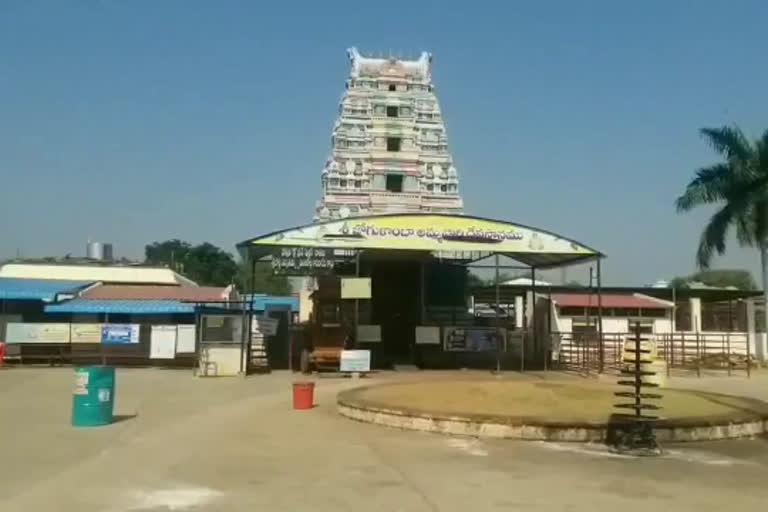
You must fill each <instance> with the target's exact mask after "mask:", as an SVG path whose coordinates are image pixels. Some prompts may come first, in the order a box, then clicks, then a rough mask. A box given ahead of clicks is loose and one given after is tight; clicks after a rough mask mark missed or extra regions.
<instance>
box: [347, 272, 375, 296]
mask: <svg viewBox="0 0 768 512" xmlns="http://www.w3.org/2000/svg"><path fill="white" fill-rule="evenodd" d="M341 298H342V299H370V298H371V278H370V277H343V278H342V279H341Z"/></svg>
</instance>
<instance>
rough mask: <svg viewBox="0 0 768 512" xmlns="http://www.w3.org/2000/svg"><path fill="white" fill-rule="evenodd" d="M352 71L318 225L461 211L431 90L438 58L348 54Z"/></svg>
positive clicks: (335, 132)
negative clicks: (370, 217) (368, 217)
mask: <svg viewBox="0 0 768 512" xmlns="http://www.w3.org/2000/svg"><path fill="white" fill-rule="evenodd" d="M348 55H349V59H350V63H351V66H350V73H349V79H348V80H347V84H346V91H345V93H344V96H343V97H342V100H341V105H340V115H339V118H338V119H337V121H336V123H335V125H334V128H333V136H332V153H331V156H330V157H329V158H328V161H327V162H326V165H325V168H324V169H323V172H322V186H323V198H322V199H321V200H319V201H318V202H317V205H316V212H315V220H329V219H335V218H344V217H348V216H357V215H370V214H377V213H394V212H397V213H403V212H435V213H460V212H461V211H462V208H463V202H462V199H461V196H460V195H459V179H458V174H457V171H456V168H455V167H454V165H453V159H452V158H451V155H450V153H449V152H448V142H447V138H446V133H445V125H444V124H443V119H442V116H441V113H440V106H439V104H438V101H437V97H436V95H435V91H434V85H433V84H432V56H431V55H430V54H429V53H426V52H423V53H422V54H421V56H420V57H419V59H417V60H404V59H396V58H387V59H385V58H372V57H364V56H362V55H361V54H360V53H359V52H358V51H357V49H356V48H351V49H349V50H348Z"/></svg>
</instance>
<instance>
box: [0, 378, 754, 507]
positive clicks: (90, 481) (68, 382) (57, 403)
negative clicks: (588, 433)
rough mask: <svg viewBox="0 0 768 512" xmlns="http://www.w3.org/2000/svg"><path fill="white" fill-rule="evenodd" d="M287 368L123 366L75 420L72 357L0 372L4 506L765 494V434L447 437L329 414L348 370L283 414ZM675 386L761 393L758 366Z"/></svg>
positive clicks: (526, 502)
mask: <svg viewBox="0 0 768 512" xmlns="http://www.w3.org/2000/svg"><path fill="white" fill-rule="evenodd" d="M420 375H424V374H420ZM413 377H414V376H413V375H412V374H411V375H406V378H413ZM395 378H400V377H399V376H394V375H393V374H388V375H380V376H377V377H374V378H373V379H371V382H375V381H381V380H392V379H395ZM434 378H439V374H436V375H435V377H434ZM513 378H520V377H519V376H515V377H513ZM530 378H541V376H533V375H532V376H531V377H530ZM292 379H293V377H292V376H291V375H289V374H287V373H277V374H273V375H268V376H259V377H251V378H248V379H235V378H232V379H195V378H193V377H192V376H191V375H190V373H189V372H186V371H170V370H120V371H119V372H118V389H117V398H118V402H117V412H118V414H121V415H125V416H126V417H125V419H123V420H122V421H120V422H118V423H116V424H114V425H111V426H109V427H102V428H97V429H77V430H76V429H73V428H71V427H70V426H69V414H70V407H71V391H72V384H73V380H74V379H73V372H72V370H71V369H48V368H44V369H43V368H41V369H10V370H3V371H0V439H2V448H1V451H0V510H2V511H3V512H11V511H22V510H23V511H31V510H35V511H58V510H61V511H77V512H88V511H105V512H122V511H140V510H156V511H162V510H211V511H213V510H216V511H218V510H222V511H225V510H226V511H240V510H248V511H253V510H270V511H272V510H291V511H301V510H307V511H340V510H355V511H360V510H365V511H379V510H380V511H435V510H440V511H454V510H455V511H459V510H461V511H464V510H526V511H527V510H531V511H550V510H551V511H554V510H558V511H559V510H563V511H577V510H589V511H602V510H606V511H608V510H611V511H615V510H622V511H625V510H626V511H632V510H638V511H639V510H642V511H645V512H647V511H653V510H675V511H684V510H696V511H708V510H718V511H720V510H723V509H727V510H732V511H733V510H737V511H738V510H750V509H754V510H761V509H762V508H764V506H765V503H766V502H767V500H768V442H766V441H765V440H743V441H728V442H718V443H707V444H697V445H686V446H671V447H668V449H669V452H670V453H669V455H668V456H666V457H664V458H658V459H639V460H638V459H630V458H624V457H617V456H613V455H612V454H610V453H608V452H606V451H605V450H602V449H601V448H599V447H588V446H586V447H585V446H582V445H569V444H545V443H530V442H528V443H526V442H516V441H491V442H488V441H482V442H481V441H476V440H472V439H455V438H447V437H441V436H437V435H430V434H421V433H415V432H401V431H396V430H389V429H385V428H382V427H378V426H375V425H367V424H359V423H354V422H351V421H349V420H345V419H343V418H340V417H338V416H337V415H336V414H335V411H334V396H335V394H336V392H338V391H339V390H341V389H344V388H346V387H350V386H351V385H353V384H354V383H353V382H351V381H350V380H345V379H331V378H324V379H321V380H320V381H319V383H318V404H319V406H318V407H317V408H315V409H314V410H311V411H292V410H290V401H289V398H290V395H289V386H290V382H291V381H292ZM674 383H675V384H676V385H681V386H682V387H690V388H697V389H710V390H715V391H717V390H720V391H722V390H723V388H726V391H729V392H741V393H745V394H749V395H750V396H753V397H756V398H764V399H768V378H767V377H765V376H758V377H755V378H754V379H752V380H751V381H746V380H745V379H738V378H734V379H731V380H725V379H718V380H714V379H702V380H701V381H698V380H695V379H685V380H682V381H681V382H678V381H677V380H676V381H675V382H674ZM713 388H715V389H713ZM134 414H137V416H136V417H131V416H132V415H134Z"/></svg>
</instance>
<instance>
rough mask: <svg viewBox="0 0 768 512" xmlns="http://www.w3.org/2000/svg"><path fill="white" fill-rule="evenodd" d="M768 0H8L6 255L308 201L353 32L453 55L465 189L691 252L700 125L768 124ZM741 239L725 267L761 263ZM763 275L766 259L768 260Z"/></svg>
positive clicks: (627, 277) (254, 217) (444, 66)
mask: <svg viewBox="0 0 768 512" xmlns="http://www.w3.org/2000/svg"><path fill="white" fill-rule="evenodd" d="M766 20H768V3H766V2H763V1H759V0H758V1H751V2H750V1H739V0H735V1H734V2H730V3H728V4H727V5H726V4H724V3H723V2H720V1H704V0H702V1H697V2H683V1H678V2H676V1H671V2H670V1H644V2H624V1H621V2H615V1H600V2H598V1H587V0H584V1H579V2H571V1H562V2H550V1H539V2H518V1H510V2H498V3H483V2H470V3H467V2H457V3H456V4H455V5H454V4H451V3H449V2H434V3H430V2H403V3H398V2H395V1H391V0H390V1H387V2H350V3H341V2H316V1H312V2H306V3H300V2H288V1H286V2H251V1H242V2H234V1H212V0H211V1H207V2H199V1H181V0H177V1H169V0H164V1H120V0H72V1H69V2H60V1H51V2H38V1H32V0H3V1H2V2H0V215H1V217H0V218H2V222H0V257H3V256H12V255H14V254H15V253H16V251H17V249H19V250H20V251H21V253H22V254H23V255H25V256H42V255H63V254H65V253H72V254H83V253H84V245H85V241H86V239H87V238H88V237H92V238H94V239H98V240H103V241H111V242H113V243H114V244H115V249H116V253H117V254H118V255H127V256H131V257H137V256H140V255H141V254H142V252H143V246H144V244H145V243H147V242H151V241H154V240H164V239H167V238H182V239H187V240H190V241H193V242H200V241H210V242H212V243H215V244H218V245H221V246H222V247H225V248H226V249H228V250H232V251H233V250H234V247H233V246H234V244H235V243H237V242H239V241H241V240H243V239H246V238H249V237H252V236H256V235H259V234H262V233H264V232H267V231H271V230H274V229H278V228H282V227H288V226H292V225H296V224H301V223H304V222H306V221H309V220H310V219H311V216H312V212H313V205H314V202H315V200H316V199H318V198H319V195H320V171H321V169H322V166H323V162H324V161H325V158H326V156H327V155H328V153H329V149H330V135H331V128H332V124H333V121H334V118H335V116H336V113H337V106H338V101H339V98H340V95H341V93H342V91H343V86H344V80H345V78H346V76H347V73H348V61H347V59H346V55H345V49H346V48H347V47H348V46H352V45H356V46H358V47H359V48H360V49H361V50H362V51H363V52H384V53H389V52H390V51H392V52H395V53H400V54H410V55H416V54H417V53H418V52H419V51H421V50H429V51H431V52H432V53H433V54H434V58H435V81H436V84H437V90H438V94H439V97H440V100H441V105H442V108H443V111H444V115H445V118H446V122H447V127H448V136H449V142H450V144H451V146H450V149H451V151H452V153H453V155H454V157H455V160H456V162H457V167H458V169H459V172H460V178H461V180H462V187H463V195H464V199H465V203H466V210H467V212H468V213H471V214H474V215H480V216H487V217H492V218H499V219H506V220H511V221H517V222H521V223H525V224H530V225H533V226H537V227H541V228H545V229H550V230H553V231H556V232H558V233H561V234H563V235H566V236H570V237H572V238H575V239H577V240H580V241H583V242H585V243H587V244H589V245H592V246H594V247H596V248H598V249H600V250H602V251H604V252H605V253H606V254H607V255H608V260H607V261H606V263H605V272H606V278H607V281H608V282H609V283H611V284H620V283H643V282H647V281H652V280H655V279H656V278H661V277H671V276H673V275H676V274H684V273H688V272H691V271H692V270H693V260H694V252H695V246H696V243H697V239H698V235H699V230H700V228H701V226H702V223H703V221H704V220H705V218H706V214H707V213H708V212H701V213H700V214H697V215H691V216H687V217H681V216H678V215H676V214H675V212H674V209H673V200H674V198H675V196H676V195H677V194H678V193H680V192H681V191H682V188H683V186H684V184H685V183H686V182H687V180H688V179H689V178H690V177H691V175H692V173H693V172H694V170H695V169H696V168H697V167H698V166H701V165H704V164H707V163H709V162H711V161H712V160H713V158H714V156H713V154H712V153H711V152H710V150H709V149H708V148H707V147H706V146H705V144H704V143H703V141H702V140H701V139H700V138H699V137H698V134H697V129H698V128H699V127H702V126H708V125H720V124H724V123H734V122H735V123H738V124H739V125H741V126H742V127H743V129H744V130H745V131H746V132H747V133H749V134H750V135H755V136H756V135H758V134H759V133H760V132H761V131H762V130H763V129H765V128H768V102H767V101H766V94H765V91H766V90H767V88H768V66H766V65H765V56H766V53H767V52H768V35H767V33H766V27H765V21H766ZM757 262H758V257H757V253H756V252H753V251H742V250H738V249H736V248H735V246H734V248H733V249H732V250H731V251H730V252H729V255H728V256H727V257H725V258H722V259H720V260H718V261H717V265H718V266H721V267H747V268H750V269H752V270H756V269H757V266H758V265H757ZM756 277H757V275H756Z"/></svg>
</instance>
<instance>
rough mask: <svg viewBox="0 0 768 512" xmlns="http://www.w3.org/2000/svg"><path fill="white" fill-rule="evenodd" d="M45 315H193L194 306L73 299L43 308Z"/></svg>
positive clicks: (148, 301) (175, 301)
mask: <svg viewBox="0 0 768 512" xmlns="http://www.w3.org/2000/svg"><path fill="white" fill-rule="evenodd" d="M45 312H46V313H82V314H88V313H90V314H98V313H110V314H111V313H114V314H126V315H153V314H155V315H156V314H180V313H194V312H195V306H194V305H193V304H186V303H183V302H181V301H178V300H88V299H73V300H70V301H67V302H62V303H61V304H50V305H48V306H45Z"/></svg>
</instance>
